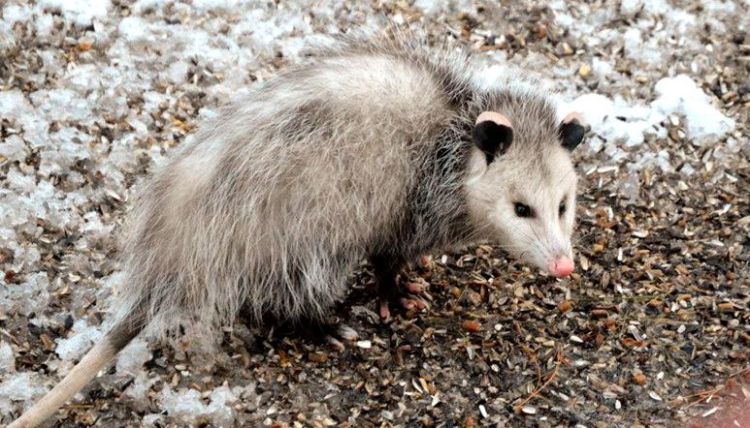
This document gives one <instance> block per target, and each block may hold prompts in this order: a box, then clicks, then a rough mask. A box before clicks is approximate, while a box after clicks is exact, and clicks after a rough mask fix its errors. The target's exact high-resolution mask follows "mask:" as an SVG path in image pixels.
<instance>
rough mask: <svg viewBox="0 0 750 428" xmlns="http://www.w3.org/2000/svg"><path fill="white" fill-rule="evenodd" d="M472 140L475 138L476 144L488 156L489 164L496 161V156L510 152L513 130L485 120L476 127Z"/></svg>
mask: <svg viewBox="0 0 750 428" xmlns="http://www.w3.org/2000/svg"><path fill="white" fill-rule="evenodd" d="M472 138H474V144H476V145H477V147H479V149H480V150H481V151H483V152H484V155H485V156H487V163H488V164H489V163H491V162H492V161H493V160H495V156H500V155H502V154H503V153H505V152H506V151H507V150H508V147H510V144H511V143H512V142H513V129H511V128H510V127H509V126H505V125H499V124H497V123H495V122H493V121H491V120H485V121H483V122H479V123H477V124H476V125H475V126H474V131H473V132H472Z"/></svg>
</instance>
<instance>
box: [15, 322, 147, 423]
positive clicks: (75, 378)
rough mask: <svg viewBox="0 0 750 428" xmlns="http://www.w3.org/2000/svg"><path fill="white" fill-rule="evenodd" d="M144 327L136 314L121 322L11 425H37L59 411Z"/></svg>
mask: <svg viewBox="0 0 750 428" xmlns="http://www.w3.org/2000/svg"><path fill="white" fill-rule="evenodd" d="M142 329H143V323H142V322H140V319H139V320H138V322H136V321H134V319H133V317H130V318H126V319H125V320H123V321H120V322H119V323H118V324H116V325H115V326H114V328H112V329H111V330H110V331H109V333H107V335H106V336H105V337H104V340H102V341H101V342H99V343H98V344H96V345H94V347H93V348H91V350H90V351H89V352H87V353H86V355H84V356H83V358H82V359H81V361H80V362H79V363H78V364H76V365H75V367H73V370H71V371H70V373H68V375H67V376H65V378H64V379H63V380H62V381H60V383H58V384H57V385H56V386H55V387H54V388H52V390H51V391H50V392H48V393H47V395H45V396H44V397H42V399H41V400H39V401H38V402H37V403H36V404H34V406H33V407H32V408H30V409H29V410H28V411H27V412H25V413H24V414H23V415H21V417H20V418H18V419H16V420H15V421H14V422H12V423H11V424H10V425H8V428H31V427H35V426H37V425H39V424H40V423H42V422H44V421H45V420H46V419H47V418H49V417H50V416H52V415H53V414H55V412H56V411H57V409H59V408H60V407H61V406H62V405H63V404H65V402H67V401H68V400H69V399H70V398H71V397H72V396H73V395H75V394H76V393H77V392H78V391H80V390H81V389H83V388H84V387H85V386H86V385H87V384H88V383H89V382H90V381H91V380H92V379H93V378H95V377H96V375H97V373H99V371H100V370H101V369H103V368H104V367H106V366H107V365H108V364H109V363H110V362H111V361H112V359H114V357H115V355H117V353H118V352H120V350H122V348H124V347H125V346H126V345H127V344H128V343H130V341H131V340H133V338H134V337H135V336H137V335H138V333H140V331H141V330H142Z"/></svg>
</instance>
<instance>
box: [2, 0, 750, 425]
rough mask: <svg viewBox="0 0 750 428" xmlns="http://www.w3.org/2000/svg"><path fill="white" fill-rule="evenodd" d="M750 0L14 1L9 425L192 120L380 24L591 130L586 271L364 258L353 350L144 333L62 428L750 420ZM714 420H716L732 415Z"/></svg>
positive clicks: (101, 289)
mask: <svg viewBox="0 0 750 428" xmlns="http://www.w3.org/2000/svg"><path fill="white" fill-rule="evenodd" d="M749 13H750V4H749V3H748V2H747V1H744V2H742V1H738V2H729V1H726V2H722V1H704V0H689V1H684V2H667V1H665V0H660V1H653V2H652V1H648V2H646V1H642V0H622V1H615V2H602V1H587V2H578V1H572V2H564V1H560V0H558V1H554V2H552V3H546V2H541V1H522V2H515V1H514V2H502V4H501V5H499V4H498V3H497V2H487V3H480V2H475V1H472V0H456V1H445V2H440V1H430V0H416V1H415V2H412V1H398V2H381V1H367V2H353V1H347V0H333V1H328V0H323V1H304V0H296V1H292V2H287V1H277V2H271V1H255V0H192V2H191V1H189V0H187V1H184V2H183V1H175V0H140V1H137V2H135V3H130V2H125V1H119V0H111V1H110V0H94V1H91V2H88V1H87V2H84V1H80V2H79V1H61V0H36V1H34V2H31V3H28V2H25V1H16V0H10V1H6V2H3V3H2V13H1V17H2V19H0V271H1V272H0V281H2V284H1V285H0V422H1V423H2V424H5V423H8V422H9V421H10V420H11V419H12V418H13V417H14V416H17V415H18V414H19V412H20V411H21V410H22V408H24V407H26V406H29V405H30V404H31V402H32V401H33V400H34V399H36V398H38V397H39V396H40V395H41V394H43V393H44V391H45V390H46V389H48V388H50V387H51V386H52V385H53V384H54V383H56V382H57V380H59V379H60V378H61V376H63V375H64V374H65V373H67V371H68V370H69V369H70V368H71V367H72V365H73V364H74V363H75V361H77V360H78V358H80V356H81V355H82V354H83V353H84V352H85V351H86V350H87V349H88V347H89V346H90V345H91V344H92V343H94V342H95V341H96V340H97V339H98V338H99V337H100V335H101V322H102V320H103V319H104V318H106V315H107V314H106V310H107V303H108V302H109V300H110V297H111V295H112V294H113V293H116V291H117V288H118V284H119V283H120V281H121V280H122V277H121V275H120V274H119V268H118V263H117V262H116V260H117V259H116V254H117V240H116V236H117V232H118V231H119V229H120V224H121V222H122V219H123V216H124V213H125V211H126V208H127V206H128V200H129V199H130V198H131V196H132V194H133V191H134V189H136V188H137V183H139V182H140V180H141V179H142V178H143V177H144V176H145V175H146V174H147V172H148V171H149V170H150V169H152V168H153V166H154V165H156V164H158V163H159V162H161V161H162V160H163V159H164V156H165V155H168V154H169V152H170V149H171V148H172V147H174V146H177V145H179V144H181V143H182V142H183V141H184V140H185V139H186V138H189V137H188V136H189V134H190V133H191V131H192V130H193V129H194V128H195V126H196V125H197V124H198V123H199V122H200V120H201V119H202V118H204V117H209V116H211V115H212V114H214V113H213V112H214V111H215V110H216V108H217V106H219V105H221V104H222V103H224V102H226V100H227V99H229V98H231V97H232V96H234V95H235V94H237V93H240V92H242V90H243V88H246V87H250V86H252V85H255V84H258V82H262V81H264V80H266V79H268V78H270V77H271V76H273V75H274V74H275V73H277V72H278V71H279V70H282V69H284V68H285V67H287V66H288V65H289V64H292V63H295V62H297V61H299V59H300V58H301V57H303V56H304V55H305V52H306V49H307V47H308V46H309V45H312V44H314V43H325V42H326V41H327V40H329V36H330V35H332V34H336V33H339V32H341V31H345V30H347V29H349V28H354V27H357V26H365V27H369V28H383V27H384V25H385V19H389V20H391V21H392V23H395V24H396V25H399V26H401V27H410V28H420V29H423V30H424V31H426V32H427V33H428V34H429V35H430V37H431V40H433V41H439V40H441V39H443V38H452V39H455V40H457V41H458V42H459V43H461V44H463V45H465V46H466V47H468V48H469V49H471V50H472V51H474V52H476V54H477V55H478V56H479V57H481V58H484V59H485V60H486V64H487V70H486V73H484V74H483V76H485V77H486V78H487V80H488V82H491V80H492V76H493V74H494V73H496V72H497V71H498V67H505V66H508V65H512V66H516V67H520V68H521V70H523V73H525V74H529V75H533V76H537V77H539V78H541V79H542V80H543V81H544V82H545V83H546V84H548V85H549V86H550V87H551V88H553V89H556V90H558V91H559V92H560V93H561V96H560V99H561V106H567V107H570V108H575V109H577V110H579V111H581V112H582V113H583V114H584V118H585V119H586V120H587V121H588V122H589V123H590V125H591V128H592V130H591V134H590V135H589V138H588V142H587V143H586V146H585V147H582V149H581V150H579V151H578V153H577V154H576V157H577V164H578V170H579V172H580V175H581V177H582V183H581V188H580V192H579V206H578V218H579V223H578V235H577V244H576V251H577V254H576V255H577V261H578V270H577V272H576V274H574V275H573V277H572V278H571V279H569V280H564V281H557V280H553V279H551V278H548V277H546V276H543V275H541V274H539V273H538V272H536V271H535V270H532V269H529V268H528V267H526V266H523V265H520V264H517V263H515V262H513V261H511V260H508V259H507V258H506V257H505V255H504V254H503V253H502V252H501V251H499V250H497V249H493V248H492V247H489V246H479V247H472V248H467V249H465V250H463V251H460V252H457V253H453V254H434V255H432V257H425V258H423V259H422V260H421V261H420V262H419V263H417V264H415V265H414V266H413V267H412V268H411V269H410V270H408V271H406V272H404V274H403V275H402V281H404V282H417V283H420V284H428V293H429V301H430V308H429V310H426V311H423V312H420V313H412V314H405V315H404V316H400V317H399V318H397V319H396V320H395V321H394V322H392V323H391V324H388V325H383V324H381V323H380V322H379V320H378V317H377V315H376V314H375V310H376V308H375V302H374V300H373V296H374V293H373V291H372V289H371V288H372V276H371V272H370V271H369V270H368V268H367V267H366V266H365V267H363V268H362V270H361V271H359V272H357V273H356V274H355V275H354V276H353V278H352V280H351V283H352V289H353V291H352V294H351V295H350V296H349V297H348V298H347V302H346V304H345V305H342V307H341V309H340V310H339V311H338V312H337V314H336V317H338V318H339V319H340V320H341V321H342V322H344V323H346V324H347V325H349V326H351V327H353V328H354V329H356V330H357V331H358V332H359V338H358V339H357V340H355V341H351V342H346V341H344V342H343V349H341V348H337V347H335V346H331V345H329V344H325V343H317V342H315V341H313V340H310V339H307V338H304V337H300V336H299V335H286V336H285V335H282V334H280V332H279V331H278V330H274V329H270V328H253V327H247V326H245V325H243V324H242V323H241V322H239V323H238V324H237V325H236V326H235V327H234V328H232V329H227V330H225V331H224V334H223V338H222V339H221V344H220V347H219V349H218V350H217V351H216V352H214V353H205V352H201V349H203V348H202V347H200V346H196V345H195V343H194V342H192V341H191V338H190V337H189V336H188V337H186V338H185V339H183V340H182V342H181V343H180V344H179V345H178V346H176V347H174V348H171V347H164V346H159V345H158V344H156V343H152V342H149V341H145V340H142V339H138V340H136V341H135V342H134V343H133V344H132V345H131V346H129V347H128V348H127V349H126V350H125V351H124V352H123V354H122V356H121V357H120V358H119V359H118V361H117V364H116V365H115V366H113V367H112V368H111V369H109V370H108V371H107V372H106V373H103V374H102V375H101V376H100V377H98V378H97V380H96V381H95V382H94V383H93V385H91V386H90V387H88V388H87V389H85V390H84V392H83V393H82V394H79V395H78V396H77V398H76V400H75V401H74V402H73V403H71V404H69V405H68V406H66V407H65V408H64V409H63V410H61V411H60V412H59V413H58V418H59V422H58V425H60V426H88V425H95V426H107V427H109V426H185V425H193V426H195V425H203V426H234V425H236V426H261V425H264V426H332V425H342V426H419V425H424V426H446V427H448V426H467V427H470V426H480V425H482V426H484V425H495V424H498V423H500V424H506V425H510V426H587V427H592V426H642V425H646V426H674V425H678V424H685V425H688V426H741V427H742V426H744V427H746V426H750V414H748V412H747V411H745V413H744V415H743V414H742V408H743V407H745V408H747V407H750V401H748V400H750V386H749V385H750V361H749V360H750V355H749V353H748V347H749V346H750V327H748V325H749V322H750V311H749V307H748V306H749V305H750V237H749V233H750V191H749V190H748V189H750V162H748V155H750V144H748V132H749V129H748V123H749V122H748V116H749V115H750V80H749V79H748V72H749V71H750V36H748V34H747V31H748V19H747V16H748V14H749ZM722 424H725V425H722Z"/></svg>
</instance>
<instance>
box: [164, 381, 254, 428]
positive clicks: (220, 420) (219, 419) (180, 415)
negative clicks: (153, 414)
mask: <svg viewBox="0 0 750 428" xmlns="http://www.w3.org/2000/svg"><path fill="white" fill-rule="evenodd" d="M241 389H242V388H235V391H233V390H232V389H230V388H229V387H228V386H226V385H224V386H221V387H219V388H216V389H214V390H213V391H212V392H211V394H210V395H209V402H208V404H206V403H204V401H203V400H202V399H201V393H200V392H198V391H197V390H195V389H180V390H177V391H172V388H170V387H169V385H167V386H166V387H165V388H164V389H163V390H162V392H161V405H162V408H163V409H164V410H166V411H167V413H168V414H169V416H170V417H173V418H175V419H177V420H181V421H183V422H187V423H196V422H200V421H203V420H211V422H212V423H214V424H217V425H219V426H226V425H232V423H234V418H235V415H234V409H233V408H232V406H231V405H232V404H233V403H235V402H236V401H237V400H238V396H237V392H239V391H240V390H241Z"/></svg>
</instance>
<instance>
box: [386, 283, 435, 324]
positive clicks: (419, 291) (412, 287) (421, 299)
mask: <svg viewBox="0 0 750 428" xmlns="http://www.w3.org/2000/svg"><path fill="white" fill-rule="evenodd" d="M394 288H395V290H390V291H389V292H388V293H387V295H385V296H383V295H381V298H380V301H379V304H378V312H379V313H380V319H381V320H382V321H383V322H384V323H388V322H390V321H391V320H392V319H393V316H392V314H391V308H392V307H394V308H398V309H400V310H403V311H406V313H407V315H408V314H411V313H413V312H417V311H421V310H423V309H427V308H429V307H430V305H429V303H427V300H426V298H428V297H429V295H427V293H426V291H425V285H424V284H420V283H417V282H410V283H408V284H406V285H405V286H403V288H402V287H394Z"/></svg>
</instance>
